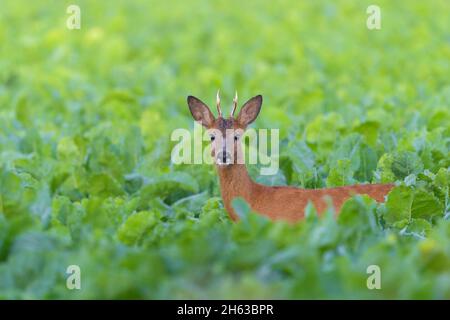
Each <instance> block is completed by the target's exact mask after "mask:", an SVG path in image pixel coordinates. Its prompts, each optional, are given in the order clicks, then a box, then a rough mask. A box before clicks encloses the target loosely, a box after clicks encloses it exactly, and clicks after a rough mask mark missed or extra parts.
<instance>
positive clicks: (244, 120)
mask: <svg viewBox="0 0 450 320" xmlns="http://www.w3.org/2000/svg"><path fill="white" fill-rule="evenodd" d="M261 105H262V95H260V94H259V95H257V96H255V97H253V98H251V99H250V100H248V101H247V102H246V103H244V105H243V106H242V108H241V111H240V112H239V115H238V117H237V121H238V122H239V123H240V124H241V125H242V126H244V127H246V126H247V125H249V124H250V123H252V122H253V121H255V119H256V117H257V116H258V114H259V111H260V110H261Z"/></svg>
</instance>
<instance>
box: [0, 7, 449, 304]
mask: <svg viewBox="0 0 450 320" xmlns="http://www.w3.org/2000/svg"><path fill="white" fill-rule="evenodd" d="M369 4H371V3H368V2H367V3H365V2H360V1H338V2H335V3H324V2H321V1H318V2H316V1H281V2H277V3H276V4H275V3H273V2H269V1H268V2H264V3H263V2H247V1H246V2H243V1H239V2H238V1H234V0H233V1H218V2H216V1H214V2H211V1H200V2H195V3H191V2H186V1H166V2H163V1H158V2H153V1H152V2H150V3H148V2H144V1H140V2H138V3H135V2H130V1H122V0H117V1H112V2H111V1H110V2H108V3H106V2H102V1H79V5H80V7H81V12H82V26H81V30H73V31H70V30H68V29H66V28H65V20H66V18H67V17H68V15H67V14H66V5H67V4H66V3H65V2H51V3H50V2H48V3H46V2H45V1H44V2H41V1H40V2H33V1H31V2H30V1H7V2H5V3H2V10H1V11H0V42H1V44H2V46H1V49H0V298H4V299H15V298H21V299H24V298H31V299H35V298H38V299H42V298H43V299H51V298H58V299H59V298H68V299H78V298H113V299H115V298H212V297H213V298H369V299H379V298H444V299H449V298H450V222H449V220H450V201H449V188H450V187H449V183H450V169H449V167H450V112H449V104H450V87H449V84H448V74H450V72H449V69H450V68H449V61H450V51H449V47H448V41H446V39H448V30H449V27H450V26H449V19H448V15H447V12H448V4H447V3H446V2H445V1H427V2H423V1H408V2H404V3H403V2H393V1H378V5H379V6H380V7H381V10H382V19H383V20H382V29H381V30H377V31H370V30H368V29H367V28H366V27H365V21H366V18H367V15H366V13H365V9H366V8H367V6H368V5H369ZM18 17H20V19H19V18H18ZM419 17H420V21H421V23H420V24H417V23H415V22H417V21H418V19H419ZM217 88H221V91H222V93H223V101H231V99H232V95H233V94H234V90H235V89H236V88H237V89H238V91H239V95H240V96H241V97H250V96H252V95H255V94H258V93H261V94H263V95H264V99H265V100H264V105H263V108H262V112H261V114H260V117H259V118H258V121H256V123H255V125H256V126H257V127H261V128H280V139H281V145H280V151H281V155H280V171H279V172H278V174H277V175H276V176H274V177H257V176H256V175H255V173H256V172H257V170H256V169H255V167H251V168H249V169H250V172H251V174H252V175H253V176H254V178H255V179H258V181H261V182H264V183H267V184H289V185H295V186H300V187H305V188H320V187H326V186H339V185H348V184H353V183H380V182H395V183H396V184H397V187H395V188H394V189H393V190H392V192H391V193H390V194H389V196H388V199H387V202H386V203H385V204H377V203H375V202H374V201H373V200H371V199H370V198H367V197H364V196H358V197H354V198H352V199H350V200H349V201H348V202H347V203H346V204H345V205H344V207H343V208H342V212H341V214H340V215H339V217H338V218H337V219H336V218H334V216H333V212H331V211H330V212H328V213H326V214H324V215H323V216H322V217H318V216H317V215H316V213H315V212H314V209H313V208H312V207H309V208H308V210H307V217H306V219H305V220H304V221H301V222H299V223H297V224H294V225H290V224H287V223H285V222H271V221H268V220H267V219H265V218H264V217H261V216H258V215H256V214H254V213H252V212H250V209H249V208H248V206H247V205H246V204H245V202H242V201H240V200H239V199H237V200H236V201H235V207H236V210H237V212H238V213H239V215H240V217H241V219H240V221H239V222H237V223H234V222H231V221H230V219H229V217H228V215H227V214H226V212H225V210H224V209H223V206H222V202H221V199H220V193H219V189H218V185H217V178H216V176H215V174H214V168H213V167H212V166H210V165H182V166H176V165H174V164H172V163H171V162H170V152H171V148H172V146H173V143H172V142H170V134H171V132H172V130H173V129H175V128H192V119H191V117H190V114H189V111H188V108H187V106H186V102H185V97H186V95H188V94H195V95H197V96H199V97H204V99H205V101H207V102H209V103H211V104H212V101H213V99H214V92H215V91H216V90H217ZM72 264H76V265H79V266H80V268H81V271H82V279H81V285H82V289H81V290H68V289H67V288H66V277H67V274H66V273H65V272H66V268H67V266H69V265H72ZM373 264H376V265H378V266H380V268H381V272H382V289H381V290H368V288H367V286H366V279H367V277H368V276H369V275H368V274H367V273H366V270H367V267H368V266H369V265H373Z"/></svg>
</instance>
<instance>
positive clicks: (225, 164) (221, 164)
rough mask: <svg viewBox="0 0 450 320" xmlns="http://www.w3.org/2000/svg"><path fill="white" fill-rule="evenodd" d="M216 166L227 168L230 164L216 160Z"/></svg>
mask: <svg viewBox="0 0 450 320" xmlns="http://www.w3.org/2000/svg"><path fill="white" fill-rule="evenodd" d="M216 164H217V165H219V166H229V165H230V164H231V162H225V163H224V162H222V161H219V160H217V161H216Z"/></svg>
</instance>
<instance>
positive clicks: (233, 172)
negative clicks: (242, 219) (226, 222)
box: [217, 164, 256, 220]
mask: <svg viewBox="0 0 450 320" xmlns="http://www.w3.org/2000/svg"><path fill="white" fill-rule="evenodd" d="M217 171H218V174H219V180H220V192H221V194H222V199H223V203H224V206H225V209H226V210H227V211H228V212H229V213H230V215H231V218H232V219H233V220H236V219H237V215H236V213H235V211H234V210H233V207H232V205H231V202H232V201H233V199H234V198H237V197H242V198H244V199H245V201H247V202H248V203H249V204H251V203H252V192H253V189H254V187H255V185H256V183H255V182H253V180H252V179H251V178H250V176H249V174H248V172H247V168H246V166H245V164H232V165H229V166H217Z"/></svg>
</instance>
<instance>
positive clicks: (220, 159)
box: [217, 151, 231, 164]
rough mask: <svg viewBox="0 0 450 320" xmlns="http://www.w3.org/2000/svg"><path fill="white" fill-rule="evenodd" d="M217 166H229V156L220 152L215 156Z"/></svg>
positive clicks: (227, 153)
mask: <svg viewBox="0 0 450 320" xmlns="http://www.w3.org/2000/svg"><path fill="white" fill-rule="evenodd" d="M217 163H218V164H231V154H230V153H229V152H226V151H220V152H219V154H218V155H217Z"/></svg>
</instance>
